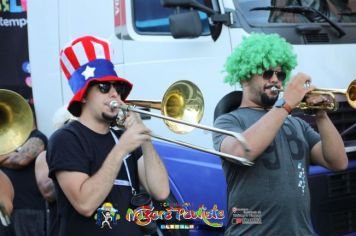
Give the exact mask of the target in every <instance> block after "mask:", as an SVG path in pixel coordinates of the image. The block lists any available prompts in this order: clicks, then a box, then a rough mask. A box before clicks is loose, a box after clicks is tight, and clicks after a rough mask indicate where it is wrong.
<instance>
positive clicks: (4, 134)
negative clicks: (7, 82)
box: [0, 89, 33, 155]
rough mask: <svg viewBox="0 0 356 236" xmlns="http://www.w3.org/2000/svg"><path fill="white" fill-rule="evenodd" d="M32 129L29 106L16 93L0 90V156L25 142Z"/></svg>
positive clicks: (31, 116)
mask: <svg viewBox="0 0 356 236" xmlns="http://www.w3.org/2000/svg"><path fill="white" fill-rule="evenodd" d="M32 128H33V114H32V110H31V107H30V105H29V104H28V103H27V101H26V100H25V99H24V98H23V97H22V96H21V95H19V94H18V93H16V92H13V91H10V90H6V89H0V143H1V146H0V155H5V154H8V153H10V152H12V151H14V150H16V149H17V148H18V147H20V146H21V145H22V144H23V143H25V142H26V140H27V138H28V136H29V135H30V133H31V131H32Z"/></svg>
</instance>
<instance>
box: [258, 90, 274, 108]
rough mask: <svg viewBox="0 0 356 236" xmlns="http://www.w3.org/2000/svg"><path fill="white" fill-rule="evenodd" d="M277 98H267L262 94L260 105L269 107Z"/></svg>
mask: <svg viewBox="0 0 356 236" xmlns="http://www.w3.org/2000/svg"><path fill="white" fill-rule="evenodd" d="M277 99H278V96H276V97H272V98H271V97H268V95H267V94H266V93H262V94H261V103H262V105H263V106H264V107H271V106H273V105H274V104H275V102H276V101H277Z"/></svg>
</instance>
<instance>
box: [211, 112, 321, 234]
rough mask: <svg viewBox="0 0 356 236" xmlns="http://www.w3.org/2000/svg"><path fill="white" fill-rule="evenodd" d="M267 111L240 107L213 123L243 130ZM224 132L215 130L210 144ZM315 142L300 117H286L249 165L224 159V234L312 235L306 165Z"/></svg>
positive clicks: (217, 143) (216, 142) (218, 141)
mask: <svg viewBox="0 0 356 236" xmlns="http://www.w3.org/2000/svg"><path fill="white" fill-rule="evenodd" d="M266 112H267V111H264V110H255V109H251V108H240V109H237V110H234V111H232V112H230V113H228V114H224V115H222V116H220V117H219V118H218V119H217V120H216V121H215V124H214V125H215V126H216V127H218V128H221V129H225V130H230V131H234V132H239V133H241V132H243V131H245V130H246V129H248V128H249V127H250V126H252V125H253V124H255V123H256V122H257V121H258V120H259V119H261V118H262V117H263V116H264V115H265V114H266ZM225 137H226V136H225V135H223V134H218V133H214V134H213V141H214V148H215V149H216V150H220V145H221V143H222V141H223V139H224V138H225ZM319 141H320V136H319V134H317V133H316V132H315V131H314V130H313V129H312V128H311V127H310V125H308V124H307V123H306V122H305V121H303V120H301V119H299V118H296V117H292V116H288V118H287V119H285V121H284V123H283V125H282V127H281V128H280V130H279V131H278V133H277V135H276V137H275V138H274V140H273V141H272V143H271V144H270V145H269V146H268V147H267V148H266V149H265V150H264V152H263V153H261V155H260V156H258V157H257V159H256V160H255V161H254V165H253V166H249V167H246V166H242V165H236V164H234V163H232V162H229V161H226V160H223V161H222V167H223V170H224V174H225V176H226V181H227V185H228V211H229V224H228V226H227V230H226V232H225V235H226V236H230V235H231V236H232V235H233V236H237V235H288V236H292V235H303V236H306V235H312V234H313V233H312V227H311V218H310V194H309V187H308V170H309V162H310V152H311V149H312V148H313V147H314V145H315V144H316V143H317V142H319Z"/></svg>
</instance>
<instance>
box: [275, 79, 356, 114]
mask: <svg viewBox="0 0 356 236" xmlns="http://www.w3.org/2000/svg"><path fill="white" fill-rule="evenodd" d="M306 87H308V84H306ZM271 91H272V92H276V93H277V92H280V91H283V89H278V88H276V87H272V88H271ZM311 95H322V96H325V97H327V98H328V99H326V100H327V102H322V103H320V104H310V103H308V102H307V101H306V98H307V96H311ZM336 95H343V96H345V97H346V100H347V102H348V104H349V105H350V106H351V107H352V108H356V80H354V81H352V82H351V83H350V84H349V86H348V87H347V89H324V88H317V89H314V90H313V91H311V92H310V93H308V94H306V96H305V97H304V98H303V100H302V101H301V102H300V103H299V105H298V106H297V108H299V109H301V110H309V109H320V110H327V111H336V110H337V109H338V108H339V103H338V101H337V100H336Z"/></svg>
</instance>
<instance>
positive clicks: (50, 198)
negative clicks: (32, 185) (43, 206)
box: [35, 106, 75, 236]
mask: <svg viewBox="0 0 356 236" xmlns="http://www.w3.org/2000/svg"><path fill="white" fill-rule="evenodd" d="M71 120H75V117H73V116H72V115H71V114H70V113H69V112H68V110H67V108H66V106H63V107H61V108H59V109H58V110H57V111H56V113H55V114H54V116H53V122H52V123H53V126H54V128H55V129H59V128H61V127H62V126H64V125H65V124H67V123H68V122H70V121H71ZM46 153H47V151H43V152H41V153H40V154H39V155H38V157H37V159H36V163H35V174H36V181H37V185H38V188H39V190H40V192H41V194H42V196H43V198H44V199H45V200H46V202H47V209H48V212H47V215H46V216H47V220H46V222H47V224H46V225H47V230H46V231H47V235H48V236H56V235H58V233H59V225H58V217H57V204H56V191H55V188H54V184H53V181H52V179H51V178H49V177H48V172H49V170H48V165H47V161H46Z"/></svg>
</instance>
